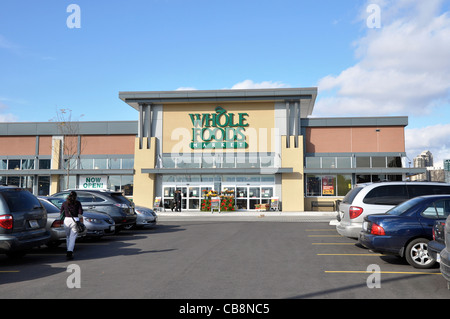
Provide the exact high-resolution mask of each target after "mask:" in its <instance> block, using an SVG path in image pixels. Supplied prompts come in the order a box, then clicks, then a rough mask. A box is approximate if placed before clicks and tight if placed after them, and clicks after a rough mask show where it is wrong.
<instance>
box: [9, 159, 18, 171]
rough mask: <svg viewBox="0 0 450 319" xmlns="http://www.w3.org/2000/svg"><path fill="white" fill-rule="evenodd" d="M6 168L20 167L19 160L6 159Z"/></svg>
mask: <svg viewBox="0 0 450 319" xmlns="http://www.w3.org/2000/svg"><path fill="white" fill-rule="evenodd" d="M8 169H20V160H12V159H10V160H8Z"/></svg>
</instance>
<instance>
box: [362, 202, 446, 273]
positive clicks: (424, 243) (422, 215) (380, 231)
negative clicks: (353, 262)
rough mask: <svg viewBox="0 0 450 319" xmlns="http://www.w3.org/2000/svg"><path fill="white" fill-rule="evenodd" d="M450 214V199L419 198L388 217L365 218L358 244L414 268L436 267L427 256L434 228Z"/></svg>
mask: <svg viewBox="0 0 450 319" xmlns="http://www.w3.org/2000/svg"><path fill="white" fill-rule="evenodd" d="M449 214H450V195H429V196H420V197H416V198H413V199H410V200H408V201H406V202H403V203H402V204H400V205H398V206H396V207H394V208H392V209H390V210H389V211H388V212H386V213H385V214H374V215H368V216H366V217H364V223H363V226H362V230H361V231H360V234H359V239H358V240H359V242H360V243H361V244H362V245H363V246H364V247H366V248H369V249H371V250H373V251H375V252H380V253H384V254H394V255H398V256H400V257H404V258H405V259H406V261H407V262H408V263H409V264H410V265H411V266H413V267H415V268H421V269H426V268H431V267H433V266H434V264H435V263H436V260H435V259H433V258H432V257H431V256H430V255H429V253H428V242H429V241H430V240H432V227H433V225H434V222H435V221H436V220H437V219H442V218H446V217H448V216H449Z"/></svg>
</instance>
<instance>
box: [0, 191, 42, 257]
mask: <svg viewBox="0 0 450 319" xmlns="http://www.w3.org/2000/svg"><path fill="white" fill-rule="evenodd" d="M46 225H47V211H46V210H45V208H44V207H43V206H42V205H41V203H40V202H39V200H38V199H37V198H36V196H34V195H33V194H31V193H30V192H29V191H28V190H25V189H23V188H18V187H12V186H0V252H1V253H5V254H6V255H8V256H10V257H18V256H23V255H25V254H26V251H27V250H28V249H31V248H33V247H38V246H40V245H43V244H45V243H46V242H48V241H49V240H50V233H49V232H48V230H47V229H46Z"/></svg>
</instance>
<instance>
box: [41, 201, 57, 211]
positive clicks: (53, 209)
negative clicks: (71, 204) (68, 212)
mask: <svg viewBox="0 0 450 319" xmlns="http://www.w3.org/2000/svg"><path fill="white" fill-rule="evenodd" d="M40 202H41V204H42V205H43V206H44V207H45V209H46V210H47V213H49V214H51V213H59V209H58V207H56V206H55V205H52V204H50V203H48V202H46V201H45V200H41V201H40Z"/></svg>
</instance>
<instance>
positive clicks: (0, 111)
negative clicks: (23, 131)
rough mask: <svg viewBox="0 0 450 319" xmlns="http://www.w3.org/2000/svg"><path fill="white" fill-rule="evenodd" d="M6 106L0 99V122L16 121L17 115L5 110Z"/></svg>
mask: <svg viewBox="0 0 450 319" xmlns="http://www.w3.org/2000/svg"><path fill="white" fill-rule="evenodd" d="M0 100H1V99H0ZM8 108H9V107H8V106H7V105H6V104H3V103H2V102H1V101H0V122H16V121H17V120H18V119H17V116H15V115H14V114H12V113H9V112H7V110H8Z"/></svg>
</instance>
